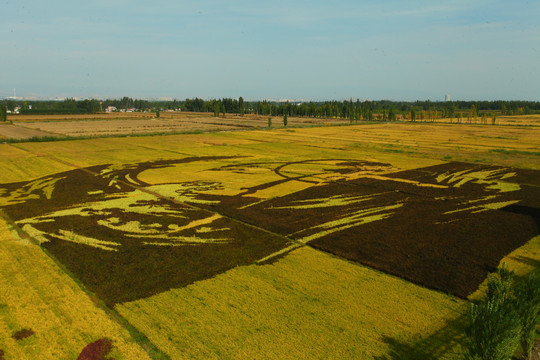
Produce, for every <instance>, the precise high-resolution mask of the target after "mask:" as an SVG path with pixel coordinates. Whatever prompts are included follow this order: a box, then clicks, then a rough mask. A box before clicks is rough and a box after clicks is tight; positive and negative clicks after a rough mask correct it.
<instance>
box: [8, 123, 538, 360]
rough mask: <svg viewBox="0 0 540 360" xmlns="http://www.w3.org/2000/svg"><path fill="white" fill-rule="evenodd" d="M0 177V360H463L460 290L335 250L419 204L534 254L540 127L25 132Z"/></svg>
mask: <svg viewBox="0 0 540 360" xmlns="http://www.w3.org/2000/svg"><path fill="white" fill-rule="evenodd" d="M96 121H98V120H96ZM527 121H529V120H527ZM89 123H91V122H89ZM0 169H1V171H0V210H1V211H2V213H1V214H2V217H4V218H5V219H6V220H7V221H8V223H9V224H8V223H6V222H5V221H1V222H0V329H1V331H0V350H1V351H2V352H0V354H3V358H4V359H6V360H7V359H35V358H40V359H59V358H62V359H76V358H77V357H78V356H79V354H81V351H83V348H85V346H87V345H88V344H91V343H93V342H96V341H97V340H99V339H109V340H111V344H112V348H111V351H110V353H108V355H107V356H109V357H112V358H115V359H145V358H154V359H168V358H170V359H318V358H325V359H378V360H382V359H388V360H390V359H427V358H437V359H458V358H460V357H461V356H462V352H463V349H462V347H461V345H460V344H461V342H462V340H463V334H462V328H463V323H464V315H465V313H466V311H467V308H468V301H467V297H463V296H461V295H460V296H455V295H452V293H454V294H456V293H457V294H462V293H463V290H459V291H461V293H460V292H459V291H458V290H455V291H454V290H453V289H454V288H455V289H458V287H455V286H456V285H452V284H451V283H449V285H448V286H449V287H448V288H445V287H444V286H446V285H444V286H442V288H444V289H448V291H444V290H443V291H437V290H433V289H434V288H435V289H436V288H437V286H434V285H432V282H433V280H430V281H432V282H429V281H427V280H426V281H427V282H424V280H423V279H424V278H426V279H427V277H428V276H427V275H426V274H424V273H422V272H421V273H415V272H414V271H413V269H412V265H411V267H410V268H407V267H406V266H405V267H404V268H403V269H401V270H399V269H397V270H396V271H392V269H391V268H392V266H394V265H391V264H393V263H385V261H386V260H385V259H384V257H383V258H376V259H370V258H367V259H364V258H363V257H362V256H363V255H362V254H357V253H354V254H352V255H350V254H348V253H346V252H344V249H346V248H347V246H351V245H350V243H349V242H347V238H350V237H353V238H354V237H355V234H363V232H360V230H361V229H364V228H368V229H374V230H370V231H369V232H370V233H375V234H376V233H377V229H378V228H377V227H378V226H379V227H380V230H381V231H380V233H381V234H385V236H387V235H386V234H388V233H390V234H391V231H393V230H392V229H394V228H393V226H396V225H395V224H396V223H397V224H399V221H400V220H399V219H400V218H399V216H409V215H408V214H409V213H412V214H413V215H414V214H416V213H415V211H420V212H418V214H423V213H422V212H421V206H423V205H422V204H428V202H426V201H424V200H418V199H428V198H429V199H432V200H430V201H431V202H429V206H430V207H429V209H428V210H427V211H429V212H430V213H434V214H435V215H433V216H435V217H434V219H435V220H437V221H439V220H440V221H441V224H443V222H444V221H443V220H445V219H447V220H448V223H449V224H455V223H456V222H458V223H463V224H465V225H466V226H472V225H471V224H472V223H473V222H470V221H469V220H470V219H471V218H473V217H474V218H475V219H476V218H477V219H485V221H487V222H493V219H496V221H503V222H504V218H507V219H512V221H514V220H513V219H515V221H519V224H520V226H521V228H522V230H520V231H521V232H519V236H521V240H520V242H519V243H516V245H512V246H511V247H501V248H500V249H498V250H497V251H499V252H500V253H501V254H503V255H504V256H502V257H501V258H500V261H501V262H503V261H504V262H506V263H508V264H509V265H510V267H511V268H512V269H514V270H515V271H516V272H517V273H518V275H520V276H522V275H525V274H527V273H528V272H530V271H532V270H533V269H535V268H537V267H538V266H540V236H538V228H535V225H534V221H532V220H531V219H530V216H529V215H527V214H528V212H531V211H537V210H534V209H537V208H538V203H539V201H540V198H539V197H538V188H539V186H540V185H539V184H538V178H537V174H538V173H537V172H536V171H538V170H540V129H538V128H536V127H523V126H491V125H489V126H479V125H467V124H461V125H455V124H430V123H416V124H411V123H396V124H372V125H354V126H339V127H319V128H295V129H274V130H261V129H259V130H249V131H235V132H219V133H201V134H183V135H166V136H145V137H122V138H120V137H119V138H115V137H107V138H96V139H87V140H69V141H56V142H39V143H38V142H27V143H24V142H23V143H16V144H0ZM445 191H448V194H447V193H445ZM443 198H444V199H443ZM417 204H420V205H417ZM441 204H442V205H441ZM417 206H420V207H418V208H417ZM425 206H427V205H425ZM441 206H443V207H442V208H440V207H441ZM439 208H440V209H441V210H440V213H437V211H439V210H438V209H439ZM405 209H407V210H406V211H405ZM418 209H420V210H418ZM531 209H532V210H531ZM434 210H436V211H434ZM532 213H534V212H532ZM426 216H427V215H426ZM394 219H395V220H394ZM430 219H431V218H430ZM435 220H433V221H435ZM533 220H534V219H533ZM430 221H431V220H430ZM531 221H532V222H531ZM477 222H478V223H482V222H480V220H478V221H477ZM306 224H307V226H306ZM482 224H483V223H482ZM509 224H511V222H510V223H509ZM430 226H432V225H430ZM433 226H434V225H433ZM441 226H442V225H441ZM444 226H447V225H444ZM448 226H454V225H448ZM382 227H384V229H383V228H382ZM443 229H447V228H443ZM535 229H536V230H535ZM383 230H384V231H383ZM489 231H493V230H489ZM489 231H488V229H486V233H489ZM496 231H498V230H496ZM535 231H536V232H535ZM445 232H447V231H446V230H445ZM515 234H516V236H517V235H518V232H517V231H516V232H515ZM29 236H30V237H31V238H30V237H29ZM362 236H364V235H362ZM400 238H401V235H400V236H398V239H400ZM375 240H376V241H380V239H375ZM370 241H371V240H370ZM389 241H390V240H389ZM482 241H483V240H482ZM491 241H493V240H491ZM366 242H367V237H366ZM334 243H335V244H338V245H339V244H341V245H339V246H341V247H339V246H338V245H336V246H338V247H337V248H335V247H333V246H334V245H333V244H334ZM377 244H378V245H377ZM381 244H382V245H384V239H383V242H382V243H381V242H376V243H375V246H381ZM389 244H390V242H389ZM392 244H394V243H392ZM354 246H357V245H354ZM343 247H344V248H343ZM479 247H480V248H482V247H483V246H479ZM355 251H356V250H355ZM408 251H410V249H408V248H403V251H402V252H400V253H398V254H394V255H393V256H395V259H397V261H398V262H399V263H406V262H407V261H408V260H407V259H408V255H407V252H408ZM445 251H449V250H445ZM475 251H476V250H475ZM478 251H480V250H478ZM415 252H418V253H421V251H420V250H415ZM401 253H403V254H404V256H405V257H404V259H405V260H403V259H401V258H400V257H399V256H401V255H400V254H401ZM377 254H379V253H377ZM382 254H384V252H383V253H382ZM433 254H434V256H435V255H437V253H436V252H435V253H433ZM349 255H350V256H349ZM379 255H380V254H379ZM379 255H377V256H379ZM437 256H438V255H437ZM381 261H382V262H381ZM411 261H412V260H411ZM497 261H499V260H497ZM362 264H364V265H362ZM365 264H367V265H369V266H366V265H365ZM380 264H382V265H381V266H379V265H380ZM385 264H386V265H385ZM388 264H390V265H388ZM411 264H412V263H411ZM486 264H487V263H486ZM490 264H491V263H490ZM492 265H493V264H491V265H490V266H492ZM389 267H390V268H389ZM376 269H379V270H376ZM428 270H429V268H428ZM435 272H436V271H433V273H435ZM429 273H431V272H429ZM408 274H409V275H408ZM479 274H480V275H479V276H480V278H481V277H482V273H479ZM435 282H436V281H435ZM481 282H482V281H481V279H480V281H478V282H477V283H476V284H479V290H478V291H476V292H474V291H473V292H467V294H468V298H469V299H472V298H477V297H479V296H481V294H482V291H483V290H482V289H483V288H484V286H485V285H484V284H480V283H481ZM419 284H420V285H419ZM422 285H423V286H422ZM458 285H459V284H458ZM452 286H454V287H452ZM439 289H440V288H439ZM459 289H461V288H459ZM24 329H31V330H32V334H30V332H28V331H27V332H26V333H20V334H26V335H25V337H23V338H22V339H19V340H17V339H16V338H15V337H17V336H15V334H17V332H19V331H21V330H24ZM28 334H30V335H28ZM14 336H15V337H14ZM21 336H22V335H21ZM88 351H89V350H88ZM0 358H2V355H0Z"/></svg>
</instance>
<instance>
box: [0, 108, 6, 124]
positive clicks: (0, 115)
mask: <svg viewBox="0 0 540 360" xmlns="http://www.w3.org/2000/svg"><path fill="white" fill-rule="evenodd" d="M0 121H2V122H5V121H7V107H6V105H0Z"/></svg>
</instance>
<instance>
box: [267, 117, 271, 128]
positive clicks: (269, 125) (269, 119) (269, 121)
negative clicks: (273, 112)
mask: <svg viewBox="0 0 540 360" xmlns="http://www.w3.org/2000/svg"><path fill="white" fill-rule="evenodd" d="M268 127H269V128H271V127H272V118H271V117H270V116H269V117H268Z"/></svg>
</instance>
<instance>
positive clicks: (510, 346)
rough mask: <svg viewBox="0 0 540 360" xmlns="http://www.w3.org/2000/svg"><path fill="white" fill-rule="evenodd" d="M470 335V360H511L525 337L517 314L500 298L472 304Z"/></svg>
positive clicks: (468, 347)
mask: <svg viewBox="0 0 540 360" xmlns="http://www.w3.org/2000/svg"><path fill="white" fill-rule="evenodd" d="M469 321H470V322H469V325H468V326H467V327H466V329H465V334H466V335H467V342H466V347H467V354H466V359H467V360H509V359H511V357H512V354H513V353H514V350H515V349H516V346H517V345H518V342H519V337H520V334H521V324H520V321H519V317H518V316H517V314H516V313H515V311H514V310H513V309H512V308H511V307H509V306H505V304H504V303H502V302H500V301H498V300H497V299H492V300H487V301H486V302H481V303H479V304H471V307H470V310H469Z"/></svg>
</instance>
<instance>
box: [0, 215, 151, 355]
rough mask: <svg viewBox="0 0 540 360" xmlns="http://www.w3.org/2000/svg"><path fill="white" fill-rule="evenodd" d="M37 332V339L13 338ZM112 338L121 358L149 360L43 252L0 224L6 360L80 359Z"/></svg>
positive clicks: (1, 330) (0, 310) (1, 343)
mask: <svg viewBox="0 0 540 360" xmlns="http://www.w3.org/2000/svg"><path fill="white" fill-rule="evenodd" d="M22 329H32V331H33V332H34V335H32V336H30V337H28V338H26V339H23V340H18V341H17V340H15V339H13V338H12V335H13V334H14V333H15V332H17V331H20V330H22ZM100 338H109V339H111V340H112V341H113V351H112V352H111V354H110V356H112V357H114V358H115V359H126V360H131V359H149V357H148V355H147V354H146V352H145V351H144V350H143V349H142V348H141V347H140V346H139V345H137V344H136V343H135V342H134V341H133V340H132V338H131V337H130V334H129V333H128V331H127V330H125V329H124V328H123V327H122V326H120V325H119V324H118V323H116V322H115V321H113V320H112V319H111V318H110V317H109V316H108V315H107V314H106V313H105V311H104V310H102V309H100V308H99V307H98V306H96V304H95V303H94V302H93V301H92V299H91V298H90V297H89V296H88V295H87V294H86V293H85V292H84V291H83V290H81V288H80V287H79V285H78V284H77V283H76V282H75V281H73V279H71V278H70V277H69V276H68V275H67V274H66V273H64V272H63V270H62V269H61V268H59V267H58V266H57V265H56V264H55V263H54V262H53V261H52V260H51V258H49V257H48V256H47V255H46V254H45V253H44V252H43V250H42V249H41V248H40V247H38V246H36V245H34V244H31V243H30V242H28V241H22V240H21V239H20V238H18V236H17V235H16V234H15V233H14V232H12V231H10V229H9V228H8V225H7V224H6V223H5V221H3V220H1V219H0V350H2V351H4V354H5V355H4V358H5V359H21V360H22V359H29V360H30V359H32V360H34V359H44V360H45V359H51V360H53V359H54V360H56V359H76V358H77V356H78V355H79V353H80V352H81V350H82V349H83V348H84V347H85V346H86V345H87V344H89V343H91V342H93V341H95V340H97V339H100Z"/></svg>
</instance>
